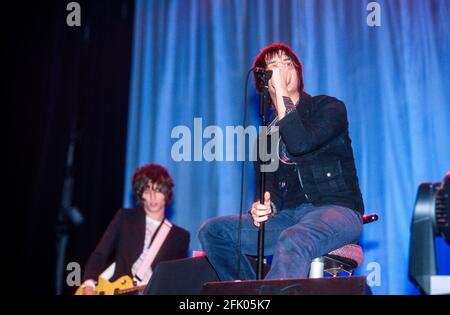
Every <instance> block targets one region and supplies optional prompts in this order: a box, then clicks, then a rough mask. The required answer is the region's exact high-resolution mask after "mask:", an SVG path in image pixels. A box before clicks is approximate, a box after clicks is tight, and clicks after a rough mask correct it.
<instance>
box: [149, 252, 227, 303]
mask: <svg viewBox="0 0 450 315" xmlns="http://www.w3.org/2000/svg"><path fill="white" fill-rule="evenodd" d="M212 281H219V278H218V277H217V274H216V272H215V271H214V269H213V268H212V267H211V265H210V264H209V262H208V260H207V259H206V257H204V256H202V257H193V258H185V259H178V260H171V261H164V262H161V263H159V264H158V266H157V267H156V268H155V270H154V271H153V274H152V277H151V278H150V281H149V283H148V285H147V287H146V288H145V290H144V295H197V294H200V293H201V291H202V287H203V284H205V283H206V282H212Z"/></svg>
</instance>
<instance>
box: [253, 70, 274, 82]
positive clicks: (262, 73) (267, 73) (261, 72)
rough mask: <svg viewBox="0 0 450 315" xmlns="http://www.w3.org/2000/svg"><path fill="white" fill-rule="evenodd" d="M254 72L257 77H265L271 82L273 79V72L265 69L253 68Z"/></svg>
mask: <svg viewBox="0 0 450 315" xmlns="http://www.w3.org/2000/svg"><path fill="white" fill-rule="evenodd" d="M253 72H254V73H255V74H256V75H257V76H261V77H265V79H266V80H269V79H270V78H271V77H272V70H266V69H264V68H260V67H255V68H253Z"/></svg>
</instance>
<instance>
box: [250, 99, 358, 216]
mask: <svg viewBox="0 0 450 315" xmlns="http://www.w3.org/2000/svg"><path fill="white" fill-rule="evenodd" d="M277 125H278V126H279V132H280V136H281V139H282V141H283V142H284V143H285V145H286V149H287V153H288V154H287V156H288V157H289V158H290V160H292V162H295V163H293V164H284V163H282V162H281V161H280V163H279V168H278V170H277V171H275V172H271V173H266V175H265V176H266V189H265V190H266V191H269V192H270V193H271V200H272V202H273V203H274V204H275V206H276V208H277V210H281V209H283V208H293V207H296V206H298V205H300V204H302V203H312V204H314V205H325V204H334V205H340V206H344V207H347V208H351V209H353V210H356V211H358V212H360V213H364V203H363V200H362V196H361V192H360V189H359V184H358V177H357V174H356V167H355V160H354V157H353V150H352V145H351V140H350V137H349V133H348V121H347V110H346V108H345V105H344V103H343V102H341V101H340V100H338V99H336V98H334V97H330V96H326V95H320V96H315V97H311V96H310V95H308V94H307V93H304V92H302V94H301V98H300V102H299V103H298V104H297V106H296V111H294V112H292V113H290V114H287V115H286V116H285V117H284V118H283V119H281V120H280V121H279V122H278V123H277ZM270 141H274V139H271V140H270ZM255 171H256V178H257V189H256V197H255V200H257V199H259V181H260V174H259V163H258V162H255Z"/></svg>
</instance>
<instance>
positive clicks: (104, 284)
mask: <svg viewBox="0 0 450 315" xmlns="http://www.w3.org/2000/svg"><path fill="white" fill-rule="evenodd" d="M145 287H146V285H138V286H136V285H134V283H133V280H132V279H131V278H130V277H129V276H122V277H120V278H119V279H117V280H116V281H114V282H110V281H108V280H106V279H105V278H103V277H99V278H98V283H97V285H96V286H95V292H96V293H97V294H98V295H121V294H127V293H133V292H136V291H137V292H139V293H142V292H143V291H144V289H145ZM75 295H83V289H82V288H81V287H79V288H78V289H77V291H76V292H75Z"/></svg>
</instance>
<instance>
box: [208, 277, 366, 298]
mask: <svg viewBox="0 0 450 315" xmlns="http://www.w3.org/2000/svg"><path fill="white" fill-rule="evenodd" d="M202 294H204V295H370V294H372V291H371V290H370V287H369V286H368V285H367V283H366V277H363V276H352V277H335V278H319V279H283V280H259V281H256V280H251V281H247V280H246V281H223V282H209V283H205V285H204V287H203V290H202Z"/></svg>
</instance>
